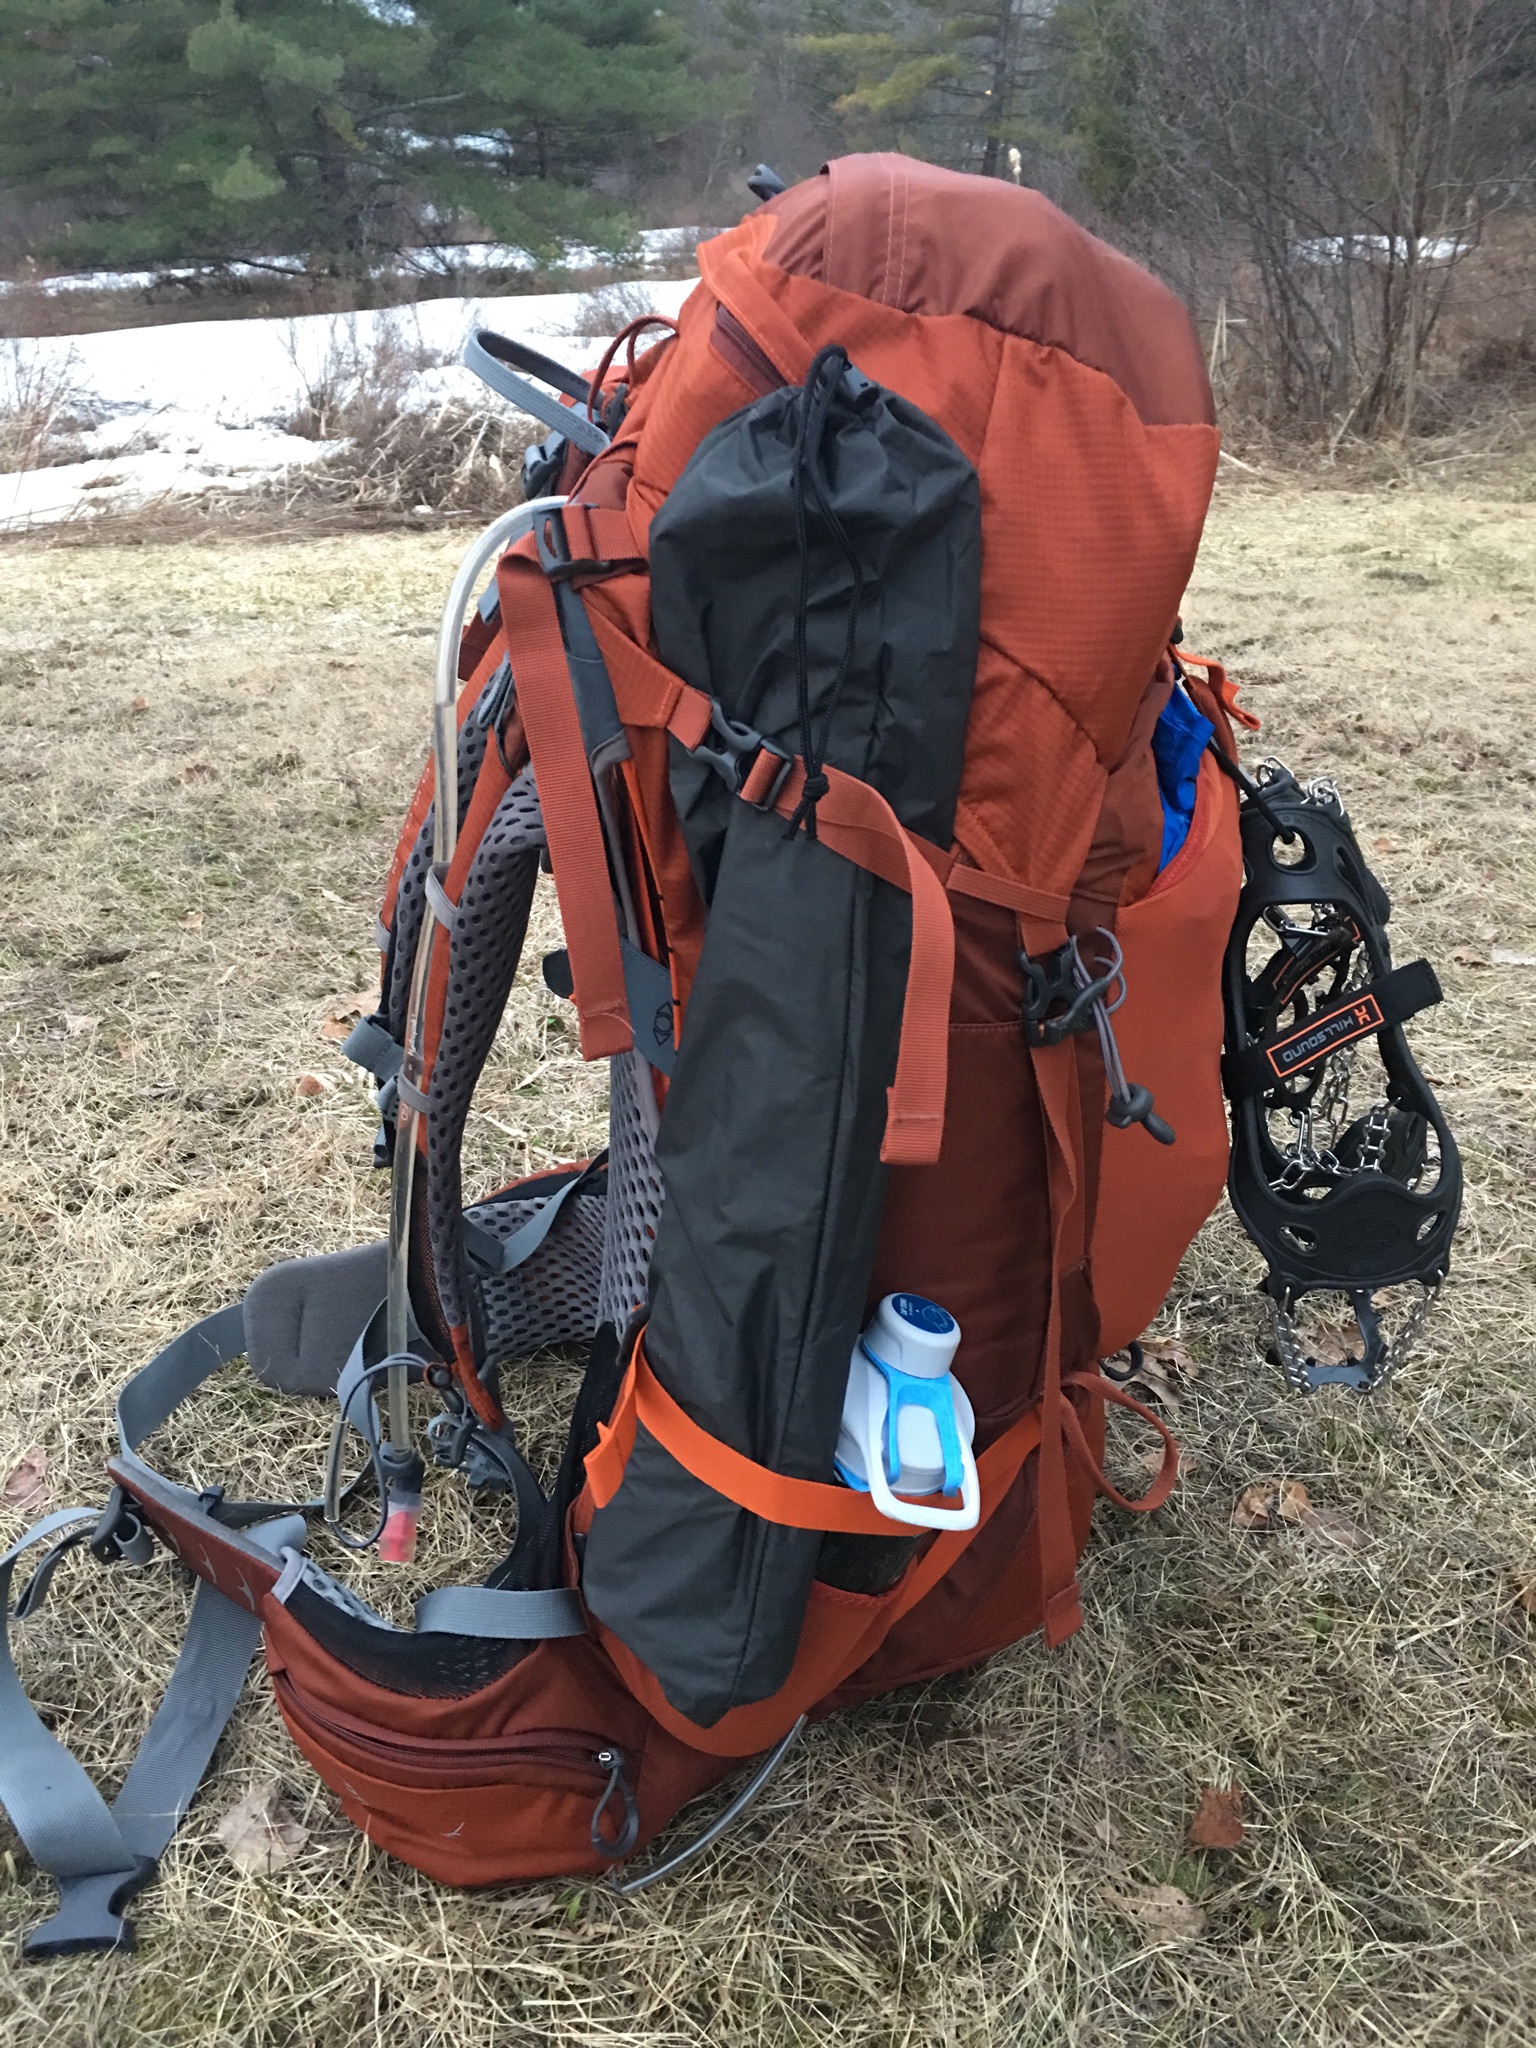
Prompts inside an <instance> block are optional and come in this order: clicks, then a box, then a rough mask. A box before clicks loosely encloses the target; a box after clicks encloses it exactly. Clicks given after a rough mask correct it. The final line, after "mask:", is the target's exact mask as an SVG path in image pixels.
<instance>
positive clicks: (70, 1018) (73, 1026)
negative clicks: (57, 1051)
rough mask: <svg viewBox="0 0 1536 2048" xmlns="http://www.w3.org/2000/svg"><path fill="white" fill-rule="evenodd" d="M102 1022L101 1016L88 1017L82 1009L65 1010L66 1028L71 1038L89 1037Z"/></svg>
mask: <svg viewBox="0 0 1536 2048" xmlns="http://www.w3.org/2000/svg"><path fill="white" fill-rule="evenodd" d="M100 1022H101V1019H100V1018H99V1017H87V1016H86V1015H85V1013H84V1012H83V1011H81V1010H66V1011H65V1012H64V1029H65V1030H66V1031H67V1032H68V1033H69V1035H70V1037H71V1038H89V1037H90V1035H91V1033H92V1032H93V1031H94V1030H95V1029H96V1026H97V1025H98V1024H99V1023H100Z"/></svg>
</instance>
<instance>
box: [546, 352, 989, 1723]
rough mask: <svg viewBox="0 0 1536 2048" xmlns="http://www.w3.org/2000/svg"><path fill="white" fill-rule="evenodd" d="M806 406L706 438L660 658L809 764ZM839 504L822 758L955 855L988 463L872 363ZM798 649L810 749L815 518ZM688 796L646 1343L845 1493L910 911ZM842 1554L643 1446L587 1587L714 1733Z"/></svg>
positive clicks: (754, 1443)
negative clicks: (678, 1016)
mask: <svg viewBox="0 0 1536 2048" xmlns="http://www.w3.org/2000/svg"><path fill="white" fill-rule="evenodd" d="M805 403H806V398H805V394H804V392H802V391H800V390H798V389H791V390H785V391H780V392H775V393H773V394H772V395H771V396H769V397H767V398H765V399H762V400H760V401H759V402H758V403H757V404H756V405H754V406H752V407H750V408H749V409H748V410H746V411H744V412H742V413H738V414H737V415H735V416H734V417H733V418H732V419H730V420H728V421H726V422H724V423H723V424H722V425H721V426H720V427H718V428H716V429H715V431H714V432H713V433H712V434H710V435H709V436H708V437H707V438H706V439H705V440H704V441H703V442H702V443H701V444H700V446H699V448H698V450H697V451H696V452H695V454H694V457H693V459H692V461H691V462H690V464H689V465H688V468H687V469H686V470H685V471H684V473H683V475H682V477H681V478H680V479H679V481H678V483H677V485H676V487H675V488H674V489H673V491H672V493H671V495H670V497H669V498H668V500H667V502H666V504H665V505H664V506H663V507H662V509H661V511H660V513H659V514H658V515H657V517H656V519H655V521H654V522H653V524H652V527H651V533H650V550H651V612H652V620H653V624H654V630H655V634H656V641H657V646H658V649H659V651H660V654H661V657H662V659H663V660H664V661H665V662H666V663H667V664H668V666H670V667H672V668H674V669H675V670H677V671H678V672H679V673H680V674H681V675H683V676H684V677H686V679H687V680H688V681H689V682H690V683H692V684H694V685H695V687H697V688H699V689H702V690H707V691H709V692H710V693H711V694H712V695H714V696H715V697H716V698H717V699H718V700H719V701H720V703H721V705H722V707H723V708H724V709H725V711H726V712H727V713H728V714H729V715H730V716H731V717H733V718H736V719H740V720H742V721H745V722H748V723H750V724H752V725H754V726H755V727H756V728H757V729H758V730H759V731H761V732H763V733H764V734H765V735H766V736H768V737H770V738H772V739H774V740H775V741H777V742H778V743H779V744H780V745H781V746H783V747H784V748H785V749H786V751H789V752H796V753H798V752H800V751H801V723H800V719H799V715H798V710H797V693H796V662H795V653H794V629H795V611H796V599H797V592H798V586H799V579H800V554H799V547H798V542H797V534H796V524H795V512H794V499H793V492H792V471H793V464H794V452H795V441H796V434H797V430H798V427H799V424H800V417H801V409H802V407H803V406H804V405H805ZM820 462H821V475H822V479H823V487H824V489H825V490H826V492H827V495H828V497H829V498H830V500H831V502H832V505H833V508H834V510H835V512H836V515H837V516H838V518H839V519H840V520H841V522H842V524H843V527H844V529H845V531H846V533H847V535H848V537H849V538H850V539H851V541H852V542H853V545H854V547H855V548H856V550H857V554H858V559H859V563H860V568H861V572H862V578H863V587H864V596H863V601H862V603H861V605H860V607H859V617H858V627H857V632H856V635H855V639H854V650H853V659H852V662H851V664H850V666H849V670H848V673H847V675H846V677H845V679H844V684H843V688H842V691H841V695H840V698H839V701H838V706H837V710H836V712H835V715H834V717H833V719H832V722H831V726H830V729H829V732H828V739H827V746H826V755H825V758H826V760H827V761H828V762H829V763H830V764H832V765H833V766H836V767H839V768H842V769H844V770H845V771H847V772H848V773H850V774H854V775H858V776H861V777H863V778H865V779H866V780H868V781H870V782H872V783H873V784H874V785H875V786H876V787H877V788H878V789H879V790H880V791H881V792H882V794H883V795H884V796H885V797H886V798H887V800H888V801H889V802H890V804H891V805H892V808H893V809H894V810H895V811H896V813H897V815H898V816H899V817H900V818H901V819H902V821H903V823H905V824H906V825H908V826H909V827H910V828H911V829H912V830H914V831H917V832H920V833H923V834H924V835H925V836H927V837H929V838H932V839H934V840H935V841H937V842H938V843H940V844H943V845H947V844H948V843H949V839H950V835H951V832H952V827H953V818H954V806H955V799H956V794H957V791H958V787H959V780H960V770H961V764H962V759H963V755H964V749H965V731H966V723H967V719H968V717H969V711H970V699H971V689H972V685H973V682H974V679H975V672H976V660H977V653H978V631H979V613H980V575H981V503H980V489H979V486H978V483H977V479H976V475H975V472H974V470H973V469H972V467H971V465H970V463H969V462H968V460H967V459H966V457H965V456H964V455H963V454H962V453H961V452H960V450H959V449H958V448H957V447H956V446H955V445H954V443H953V442H952V441H951V440H950V439H949V437H948V436H947V435H946V434H944V433H943V432H942V430H941V429H940V428H938V427H937V426H936V425H935V424H934V423H933V422H932V421H931V420H929V419H928V418H927V417H926V416H925V415H924V414H923V413H921V412H920V411H919V410H918V409H917V408H916V407H914V406H911V405H909V404H907V403H906V402H905V401H904V400H903V399H901V398H899V397H896V396H894V395H893V394H891V393H888V392H884V391H881V390H879V389H878V388H877V387H875V386H873V385H869V384H867V383H866V382H865V380H863V379H861V378H858V377H857V374H856V373H854V374H853V375H852V376H851V377H850V378H848V379H847V380H846V381H845V383H844V384H843V385H842V386H840V387H839V391H838V394H837V396H836V398H835V399H834V402H833V405H832V408H831V412H830V417H829V420H828V426H827V432H826V436H825V439H824V442H823V445H822V449H821V455H820ZM809 536H810V550H809V552H810V572H811V573H810V583H809V593H810V602H809V607H808V615H807V646H808V652H809V656H810V662H809V667H810V678H811V692H810V696H811V709H812V712H813V714H814V721H815V725H816V729H817V731H818V732H819V730H820V721H821V719H822V716H823V714H824V712H825V709H826V706H827V703H828V699H829V696H830V694H831V692H832V688H833V679H834V677H835V676H836V674H837V672H838V668H839V665H840V663H841V661H842V659H843V655H844V650H845V644H846V639H847V630H848V618H849V610H850V604H851V601H852V597H853V592H854V587H855V583H854V577H853V574H852V570H851V567H850V565H849V563H848V562H847V560H846V559H845V556H844V553H843V551H842V548H841V547H840V545H839V544H838V543H837V542H836V540H835V538H834V534H833V530H832V528H831V526H830V525H829V523H828V521H827V520H826V518H825V517H824V515H823V514H822V513H821V512H820V511H819V510H818V509H817V508H816V505H815V500H814V496H813V497H812V498H811V506H810V514H809ZM673 758H674V768H673V788H674V793H675V795H676V798H677V801H678V805H679V809H680V811H681V813H682V815H683V820H684V829H685V832H686V834H687V838H688V842H689V848H690V852H691V854H692V857H693V859H694V863H695V866H696V869H697V871H698V873H699V877H700V881H701V884H702V885H703V887H704V891H705V895H706V898H707V900H708V901H709V903H710V911H709V922H708V926H707V930H706V935H705V941H704V949H703V956H702V960H701V963H700V968H699V973H698V977H697V979H696V981H695V983H694V987H693V992H692V995H691V997H690V1000H689V1007H688V1018H687V1025H686V1029H685V1031H684V1033H683V1042H682V1047H681V1050H680V1053H679V1056H678V1063H677V1068H676V1072H675V1074H674V1076H673V1080H672V1085H671V1089H670V1092H669V1094H668V1098H667V1104H666V1110H665V1113H664V1115H663V1118H662V1125H661V1135H660V1140H659V1144H658V1148H657V1160H658V1164H659V1165H660V1168H661V1172H662V1176H663V1179H664V1181H665V1186H666V1202H665V1206H664V1209H663V1213H662V1217H661V1222H660V1226H659V1228H658V1232H657V1238H656V1247H655V1253H654V1257H653V1260H652V1265H651V1285H650V1296H649V1305H650V1321H649V1327H648V1331H647V1336H646V1351H647V1356H648V1357H649V1359H650V1362H651V1365H652V1367H653V1368H654V1370H655V1372H656V1374H657V1376H658V1378H659V1379H660V1380H661V1381H662V1383H663V1384H664V1385H665V1386H666V1387H667V1389H668V1390H669V1392H671V1393H672V1394H673V1396H674V1397H675V1398H676V1399H677V1400H678V1401H679V1403H680V1404H681V1405H682V1406H683V1408H685V1409H686V1410H687V1411H688V1413H689V1414H690V1415H691V1416H693V1417H694V1419H695V1420H696V1421H698V1422H699V1423H700V1424H701V1425H702V1426H703V1427H704V1428H705V1429H707V1430H709V1431H710V1433H711V1434H712V1435H714V1436H717V1437H719V1438H720V1439H721V1440H722V1441H724V1442H726V1443H728V1444H730V1445H732V1446H733V1447H734V1448H735V1449H737V1450H739V1451H742V1452H744V1453H745V1454H746V1455H747V1456H749V1457H751V1458H753V1459H755V1460H757V1461H758V1462H760V1463H762V1464H766V1465H770V1466H772V1467H774V1468H775V1469H777V1470H779V1471H782V1472H786V1473H789V1474H791V1475H792V1476H795V1477H798V1478H806V1479H818V1480H829V1479H830V1478H831V1477H832V1452H833V1447H834V1444H835V1442H836V1436H837V1424H838V1418H839V1415H840V1413H841V1409H842V1400H843V1390H844V1387H845V1384H846V1381H847V1376H848V1361H849V1355H850V1352H851V1350H852V1346H853V1342H854V1339H855V1337H856V1336H857V1333H858V1330H859V1328H860V1325H861V1322H862V1318H863V1314H864V1308H865V1295H866V1289H867V1285H868V1278H869V1271H870V1266H871V1262H872V1260H873V1256H874V1249H875V1240H876V1236H877V1234H878V1230H879V1225H880V1212H881V1206H882V1200H883V1195H884V1169H883V1168H882V1167H881V1165H880V1161H879V1152H880V1144H881V1139H882V1137H883V1135H884V1128H885V1107H886V1104H885V1096H886V1090H887V1088H888V1087H889V1085H890V1082H891V1079H892V1076H893V1074H894V1072H895V1064H896V1052H897V1045H898V1041H899V1037H900V1023H901V1003H902V996H903V992H904V988H905V979H906V964H907V955H908V951H909V948H910V943H911V905H910V900H909V898H908V897H907V896H906V895H905V894H904V893H903V892H902V891H900V890H898V889H896V888H894V887H892V886H891V885H890V884H888V883H885V882H881V881H877V880H876V879H875V878H874V877H873V876H871V875H869V874H868V873H866V872H865V871H864V870H863V869H861V868H857V867H855V866H854V865H853V864H852V863H851V862H849V861H846V860H844V859H843V858H842V857H841V856H840V855H838V854H836V853H834V852H833V851H832V850H831V849H830V848H829V847H827V846H825V845H822V844H820V843H817V842H813V841H812V840H810V839H809V838H808V837H807V836H806V835H805V834H804V832H801V833H798V834H796V835H795V836H794V837H792V838H790V837H787V836H786V828H785V823H784V820H783V819H782V818H779V817H777V816H774V815H764V814H762V813H760V812H757V811H754V810H753V809H751V808H750V807H749V806H748V805H746V804H744V803H742V802H740V801H739V800H738V799H736V798H735V797H734V796H733V795H732V794H731V793H730V792H729V791H728V790H727V788H726V786H725V784H724V782H723V781H722V780H721V779H720V777H719V776H718V775H717V774H716V773H715V772H714V771H713V770H711V769H709V768H708V767H707V766H705V765H703V764H701V763H700V762H698V761H697V760H696V759H690V758H689V757H688V756H686V755H684V754H683V753H682V752H681V750H680V749H675V750H674V757H673ZM821 1540H822V1539H821V1537H820V1535H819V1534H818V1533H816V1532H815V1531H809V1530H796V1529H786V1528H782V1527H779V1526H777V1525H774V1524H769V1523H765V1522H762V1521H760V1520H758V1518H757V1517H755V1516H753V1515H750V1514H748V1513H746V1512H745V1511H744V1510H742V1509H739V1508H736V1507H734V1506H733V1505H732V1504H731V1503H730V1502H729V1501H727V1500H725V1499H723V1498H722V1497H721V1496H720V1495H718V1494H716V1493H713V1492H712V1491H711V1490H710V1489H709V1488H707V1487H705V1486H704V1485H702V1484H701V1483H700V1482H699V1481H697V1480H695V1479H694V1478H693V1477H692V1476H691V1475H690V1474H689V1473H687V1472H686V1471H685V1470H684V1469H683V1468H682V1467H681V1466H680V1465H678V1464H677V1463H676V1461H675V1460H674V1459H673V1458H672V1457H671V1456H670V1454H669V1453H668V1452H666V1451H664V1450H663V1449H662V1448H661V1446H660V1445H659V1444H657V1443H656V1442H655V1441H654V1439H652V1438H651V1437H649V1436H648V1435H647V1433H646V1432H645V1431H644V1430H643V1429H641V1430H640V1431H638V1432H637V1436H636V1442H635V1447H634V1451H633V1454H632V1455H631V1458H630V1461H629V1465H628V1468H627V1471H626V1475H625V1478H624V1482H623V1484H622V1486H621V1487H620V1489H619V1491H618V1493H617V1495H616V1496H615V1497H614V1499H613V1501H612V1502H611V1503H610V1504H609V1506H608V1507H607V1508H606V1509H604V1510H602V1511H601V1512H600V1513H599V1514H598V1515H597V1516H596V1517H595V1519H594V1521H593V1525H592V1531H591V1535H590V1537H589V1539H588V1543H587V1550H586V1559H585V1568H584V1593H585V1597H586V1600H587V1602H588V1604H589V1606H590V1607H591V1608H592V1609H593V1611H594V1612H595V1613H596V1614H597V1615H598V1616H599V1617H600V1618H601V1620H602V1621H603V1622H604V1623H606V1625H607V1626H608V1627H610V1628H611V1629H613V1631H614V1632H615V1634H617V1635H618V1636H619V1637H621V1638H622V1640H623V1641H624V1642H625V1643H627V1644H628V1645H629V1647H630V1648H631V1649H632V1650H633V1651H634V1652H635V1653H636V1655H638V1656H639V1657H640V1658H642V1659H643V1660H644V1662H645V1663H646V1664H647V1665H649V1667H650V1668H651V1670H652V1671H654V1672H655V1674H656V1676H657V1678H658V1679H659V1680H660V1682H661V1685H662V1687H663V1689H664V1691H665V1692H666V1695H667V1697H668V1699H669V1700H671V1702H672V1703H673V1705H674V1706H675V1707H677V1708H678V1709H679V1711H681V1712H682V1713H684V1714H686V1715H688V1717H689V1718H690V1719H692V1720H694V1721H696V1722H698V1723H699V1724H700V1725H702V1726H709V1725H711V1724H713V1723H714V1722H715V1721H717V1720H718V1719H719V1718H720V1716H721V1715H722V1714H724V1713H725V1712H727V1711H728V1710H729V1709H730V1708H731V1707H733V1706H738V1705H741V1704H744V1703H746V1702H749V1701H753V1700H759V1699H763V1698H766V1697H767V1696H768V1695H770V1694H771V1693H773V1692H775V1691H776V1690H777V1689H778V1688H779V1686H780V1685H781V1684H782V1683H783V1682H784V1679H785V1677H786V1676H787V1675H788V1672H789V1669H790V1666H791V1665H792V1663H793V1661H794V1655H795V1649H796V1645H797V1642H798V1639H799V1634H800V1627H801V1622H802V1617H803V1613H804V1607H805V1601H806V1596H807V1593H808V1591H809V1587H810V1582H811V1579H812V1576H813V1574H814V1570H815V1563H816V1555H817V1551H818V1548H819V1546H820V1543H821Z"/></svg>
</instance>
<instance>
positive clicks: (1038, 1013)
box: [1018, 945, 1115, 1045]
mask: <svg viewBox="0 0 1536 2048" xmlns="http://www.w3.org/2000/svg"><path fill="white" fill-rule="evenodd" d="M1018 959H1019V968H1020V971H1021V972H1022V974H1023V976H1024V1002H1023V1009H1022V1014H1023V1020H1024V1041H1025V1043H1026V1044H1027V1045H1060V1044H1061V1041H1062V1040H1063V1039H1064V1038H1067V1037H1070V1036H1071V1035H1072V1034H1073V1033H1074V1032H1078V1031H1091V1030H1092V1029H1093V1028H1094V1015H1093V1006H1094V1004H1095V1003H1099V1002H1102V1001H1103V1000H1104V998H1105V997H1106V996H1107V995H1108V994H1109V992H1110V989H1111V988H1112V987H1113V986H1114V980H1115V977H1114V975H1113V974H1107V975H1104V976H1103V977H1102V978H1101V979H1100V980H1098V981H1090V982H1089V983H1088V984H1087V985H1086V986H1083V985H1081V984H1080V983H1079V982H1078V981H1077V979H1076V977H1075V976H1074V974H1073V954H1072V948H1071V946H1070V945H1067V946H1058V947H1057V949H1056V951H1055V952H1054V953H1047V954H1045V955H1044V956H1043V957H1042V958H1041V959H1039V960H1036V959H1034V958H1032V957H1031V955H1030V954H1028V953H1024V952H1021V953H1020V954H1019V956H1018ZM1058 1003H1060V1004H1065V1006H1066V1007H1065V1008H1064V1009H1063V1010H1061V1011H1060V1013H1059V1014H1058V1015H1056V1016H1052V1015H1051V1011H1052V1010H1053V1009H1054V1008H1055V1007H1056V1005H1057V1004H1058Z"/></svg>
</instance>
